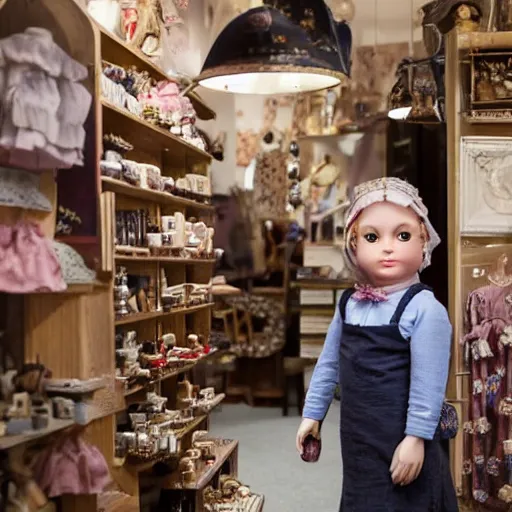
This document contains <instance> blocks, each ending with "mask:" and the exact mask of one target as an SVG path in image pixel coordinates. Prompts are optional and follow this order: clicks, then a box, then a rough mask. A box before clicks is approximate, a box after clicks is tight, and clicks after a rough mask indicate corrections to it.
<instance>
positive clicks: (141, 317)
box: [116, 311, 162, 327]
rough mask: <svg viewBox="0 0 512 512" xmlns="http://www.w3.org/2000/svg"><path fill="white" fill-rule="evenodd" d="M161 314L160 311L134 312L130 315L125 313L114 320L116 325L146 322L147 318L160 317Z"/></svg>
mask: <svg viewBox="0 0 512 512" xmlns="http://www.w3.org/2000/svg"><path fill="white" fill-rule="evenodd" d="M161 316H162V312H161V311H154V312H152V313H134V314H131V315H126V316H125V317H123V318H120V319H119V320H116V327H117V326H119V325H128V324H135V323H137V322H146V321H148V320H155V319H156V318H160V317H161Z"/></svg>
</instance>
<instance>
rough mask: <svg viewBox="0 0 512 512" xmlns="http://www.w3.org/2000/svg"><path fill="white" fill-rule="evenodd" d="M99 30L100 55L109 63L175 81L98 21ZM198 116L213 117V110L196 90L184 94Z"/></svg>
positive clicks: (153, 76)
mask: <svg viewBox="0 0 512 512" xmlns="http://www.w3.org/2000/svg"><path fill="white" fill-rule="evenodd" d="M96 26H97V27H98V29H99V31H100V32H101V56H102V58H103V59H104V60H106V61H108V62H110V63H111V64H117V65H118V66H122V67H129V66H136V67H137V69H139V70H141V71H147V72H148V73H149V74H150V75H151V77H152V78H154V79H155V80H158V81H159V80H169V81H171V82H175V81H176V80H174V79H173V78H172V77H169V76H168V75H167V74H166V73H165V72H164V70H163V69H162V68H160V67H158V66H157V65H155V64H154V63H153V62H151V61H150V60H149V59H148V57H146V56H145V55H144V54H143V53H142V52H141V51H140V50H138V49H137V48H135V47H133V46H131V45H129V44H127V43H125V42H124V41H123V40H122V39H121V38H120V37H118V36H116V35H115V34H112V33H110V32H109V31H108V30H106V29H105V28H104V27H102V26H101V25H100V24H99V23H97V24H96ZM186 96H187V97H188V98H190V101H191V102H192V105H194V109H195V111H196V113H197V115H198V117H199V119H202V120H204V121H209V120H211V119H215V112H214V111H213V110H212V109H211V108H210V107H209V106H208V105H207V104H206V103H205V102H204V100H203V99H201V97H200V96H199V95H198V94H197V93H196V92H189V93H187V94H186Z"/></svg>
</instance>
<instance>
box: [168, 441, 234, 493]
mask: <svg viewBox="0 0 512 512" xmlns="http://www.w3.org/2000/svg"><path fill="white" fill-rule="evenodd" d="M237 447H238V441H230V442H229V443H228V444H226V445H225V446H222V447H219V448H218V450H217V452H216V455H217V459H216V460H215V463H214V464H213V465H212V466H207V467H205V468H204V470H203V472H202V473H201V474H200V475H199V477H198V479H197V481H196V482H195V483H193V484H183V483H182V482H181V473H180V472H179V471H175V472H174V473H172V474H171V475H170V476H168V477H166V478H165V479H164V480H163V485H162V488H163V489H166V490H169V491H173V490H174V491H180V490H190V491H200V490H203V489H204V488H205V487H206V486H207V485H208V484H209V483H210V482H211V480H212V479H213V477H214V476H215V475H216V474H217V473H218V472H219V471H220V469H221V468H222V466H223V465H224V463H225V462H226V461H227V460H228V459H229V457H230V456H231V454H232V453H233V452H234V451H235V450H236V448H237Z"/></svg>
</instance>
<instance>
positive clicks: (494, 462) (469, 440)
mask: <svg viewBox="0 0 512 512" xmlns="http://www.w3.org/2000/svg"><path fill="white" fill-rule="evenodd" d="M465 315H466V319H465V320H466V332H467V334H466V335H465V336H464V337H463V338H462V340H461V341H462V343H463V345H464V348H465V357H466V361H467V364H468V366H469V368H470V374H471V394H472V396H471V401H470V406H469V421H468V422H466V423H465V425H464V438H465V442H464V446H465V449H464V451H465V454H464V463H463V472H464V475H466V477H467V478H468V479H469V480H470V481H471V489H472V495H473V499H474V500H475V501H477V502H479V503H485V504H486V505H489V506H490V507H493V505H495V506H498V507H499V506H501V507H503V500H502V499H501V498H502V497H503V492H504V491H507V489H508V484H509V483H510V476H511V471H512V452H511V453H507V452H510V450H506V449H505V447H506V442H507V440H508V439H511V438H512V435H511V432H512V428H511V427H512V424H511V423H512V407H511V404H512V351H511V348H510V347H511V344H512V286H510V285H509V286H505V287H499V286H494V285H489V286H485V287H482V288H478V289H477V290H474V291H473V292H471V293H470V294H469V296H468V299H467V302H466V310H465ZM505 494H507V493H506V492H505Z"/></svg>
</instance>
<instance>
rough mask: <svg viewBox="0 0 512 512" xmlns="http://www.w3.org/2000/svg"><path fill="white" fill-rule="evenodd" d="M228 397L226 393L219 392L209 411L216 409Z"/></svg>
mask: <svg viewBox="0 0 512 512" xmlns="http://www.w3.org/2000/svg"><path fill="white" fill-rule="evenodd" d="M225 398H226V395H225V394H224V393H219V394H218V395H216V396H215V398H214V399H213V400H212V405H211V406H210V408H209V409H208V413H210V412H212V411H213V410H214V409H216V408H217V407H218V406H219V405H220V404H221V403H222V402H223V401H224V399H225Z"/></svg>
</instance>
